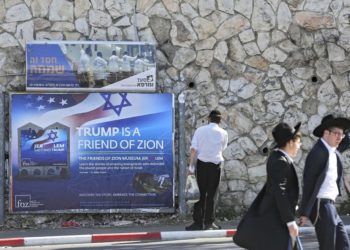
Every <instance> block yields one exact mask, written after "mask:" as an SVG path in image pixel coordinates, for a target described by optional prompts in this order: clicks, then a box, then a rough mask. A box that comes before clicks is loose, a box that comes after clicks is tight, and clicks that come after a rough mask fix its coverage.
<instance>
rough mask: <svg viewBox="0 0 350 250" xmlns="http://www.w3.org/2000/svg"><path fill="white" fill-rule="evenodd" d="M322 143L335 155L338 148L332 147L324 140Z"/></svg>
mask: <svg viewBox="0 0 350 250" xmlns="http://www.w3.org/2000/svg"><path fill="white" fill-rule="evenodd" d="M321 141H322V142H323V144H324V145H325V146H326V148H327V150H328V152H329V153H335V151H336V150H337V148H336V147H331V146H330V145H329V144H328V143H327V142H326V141H325V140H324V139H323V138H321Z"/></svg>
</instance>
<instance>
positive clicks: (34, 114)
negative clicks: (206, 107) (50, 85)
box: [10, 93, 174, 212]
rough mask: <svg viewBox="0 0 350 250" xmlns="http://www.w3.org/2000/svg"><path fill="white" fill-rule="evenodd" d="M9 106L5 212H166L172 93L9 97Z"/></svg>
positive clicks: (170, 185) (170, 203) (170, 191)
mask: <svg viewBox="0 0 350 250" xmlns="http://www.w3.org/2000/svg"><path fill="white" fill-rule="evenodd" d="M10 102H11V118H10V123H11V124H10V128H11V138H12V139H11V150H10V166H11V169H10V175H11V177H12V178H11V183H10V189H11V190H10V196H11V197H10V199H11V201H10V211H11V212H50V211H60V210H69V211H71V212H75V211H76V212H79V211H81V210H82V209H84V211H89V210H91V211H94V210H100V211H102V210H104V209H105V210H106V211H107V210H108V211H112V210H113V209H140V208H141V209H142V208H157V209H159V208H163V209H170V210H173V209H174V174H173V168H174V163H173V162H174V159H173V106H174V104H173V102H174V101H173V95H171V94H136V93H90V94H89V93H85V94H83V93H75V94H57V93H46V94H33V93H30V94H28V93H23V94H17V93H16V94H15V93H12V94H11V101H10ZM58 201H59V202H58Z"/></svg>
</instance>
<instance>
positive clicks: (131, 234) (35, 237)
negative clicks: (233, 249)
mask: <svg viewBox="0 0 350 250" xmlns="http://www.w3.org/2000/svg"><path fill="white" fill-rule="evenodd" d="M342 218H343V221H344V223H345V224H346V225H347V226H346V229H347V231H348V232H350V225H349V224H350V217H349V216H345V217H342ZM237 223H238V221H229V222H218V224H219V225H220V226H221V227H222V229H221V230H203V231H185V226H186V225H187V224H186V225H185V224H171V225H165V224H162V225H150V226H138V225H131V226H125V227H115V228H82V227H76V228H56V229H28V230H6V231H0V246H12V247H15V246H40V245H54V244H74V243H96V242H109V241H129V240H178V239H182V240H183V239H192V238H218V237H232V236H233V235H234V234H235V232H236V228H237ZM300 233H301V234H310V233H311V234H313V233H314V228H313V227H311V226H310V225H309V226H307V227H301V228H300Z"/></svg>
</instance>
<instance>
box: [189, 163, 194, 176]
mask: <svg viewBox="0 0 350 250" xmlns="http://www.w3.org/2000/svg"><path fill="white" fill-rule="evenodd" d="M194 171H195V168H194V166H193V165H189V166H188V173H189V174H194Z"/></svg>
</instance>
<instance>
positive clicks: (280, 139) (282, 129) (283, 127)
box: [272, 122, 301, 147]
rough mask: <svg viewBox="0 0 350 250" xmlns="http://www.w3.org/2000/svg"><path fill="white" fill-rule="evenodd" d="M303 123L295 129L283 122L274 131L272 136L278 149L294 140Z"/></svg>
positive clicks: (299, 123)
mask: <svg viewBox="0 0 350 250" xmlns="http://www.w3.org/2000/svg"><path fill="white" fill-rule="evenodd" d="M300 126H301V122H298V124H297V125H295V127H294V128H292V127H290V126H289V125H288V124H287V123H285V122H281V123H279V124H278V125H277V126H276V127H274V128H273V129H272V136H273V138H274V139H275V143H276V147H284V146H285V145H286V143H287V142H288V141H290V140H292V139H293V138H294V137H295V135H296V134H297V133H298V132H299V129H300Z"/></svg>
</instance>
